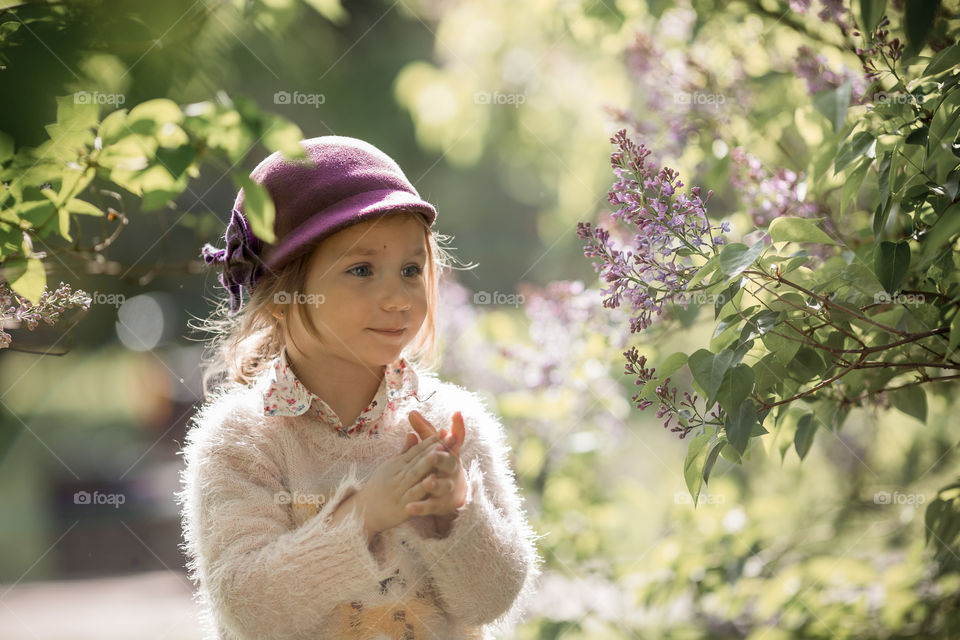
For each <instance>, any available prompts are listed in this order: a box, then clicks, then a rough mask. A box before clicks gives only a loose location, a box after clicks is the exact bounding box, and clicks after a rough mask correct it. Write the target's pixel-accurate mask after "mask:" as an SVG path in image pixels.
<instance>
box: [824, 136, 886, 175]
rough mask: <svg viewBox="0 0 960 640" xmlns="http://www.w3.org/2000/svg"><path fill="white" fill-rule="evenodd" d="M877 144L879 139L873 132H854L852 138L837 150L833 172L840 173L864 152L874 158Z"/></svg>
mask: <svg viewBox="0 0 960 640" xmlns="http://www.w3.org/2000/svg"><path fill="white" fill-rule="evenodd" d="M876 146H877V139H876V137H875V136H874V135H873V134H872V133H871V132H869V131H860V132H859V133H855V134H853V137H852V138H850V140H848V141H846V142H844V143H843V144H842V145H840V149H839V150H838V151H837V157H836V159H835V160H834V161H833V174H834V175H836V174H838V173H840V172H841V171H843V169H844V167H846V166H847V165H849V164H850V163H851V162H853V161H854V160H856V159H857V158H859V157H860V156H862V155H864V154H867V155H868V156H869V157H871V158H872V157H873V153H874V149H876Z"/></svg>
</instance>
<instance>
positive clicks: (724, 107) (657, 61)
mask: <svg viewBox="0 0 960 640" xmlns="http://www.w3.org/2000/svg"><path fill="white" fill-rule="evenodd" d="M671 16H672V18H667V17H664V18H663V19H662V20H661V21H660V22H659V23H658V24H657V30H658V31H666V32H670V33H672V35H673V37H674V38H677V39H679V40H681V41H686V40H687V38H688V37H689V33H690V31H691V29H692V28H693V25H694V23H695V22H696V14H695V12H693V11H692V10H686V11H684V10H679V9H678V10H675V11H673V12H671ZM623 63H624V67H625V68H626V71H627V73H628V74H629V75H630V76H631V78H632V79H633V81H634V83H633V84H634V86H636V87H637V88H638V89H639V90H638V91H637V92H636V94H635V96H634V102H635V107H634V109H633V110H627V109H619V108H615V107H607V112H608V113H609V114H610V115H611V117H612V118H613V120H614V122H616V123H617V124H618V125H620V126H626V127H628V128H629V129H630V130H631V131H632V132H633V133H634V134H635V135H638V136H640V137H641V138H643V139H646V140H651V141H654V142H655V143H656V147H657V149H658V150H659V151H661V152H663V153H664V154H665V156H667V157H676V156H679V155H680V154H682V153H683V151H684V149H686V148H687V146H688V145H689V144H690V139H691V138H693V137H697V138H699V139H700V140H703V139H705V138H707V139H719V138H720V134H719V132H721V131H723V130H724V126H725V125H726V124H727V123H729V121H730V117H729V112H730V110H731V108H732V107H733V106H734V105H744V104H746V103H747V102H748V101H749V94H748V93H747V91H746V86H747V83H746V82H744V80H745V78H746V76H747V74H746V72H745V70H744V69H743V67H742V64H741V63H740V61H739V60H735V61H734V62H733V65H734V66H733V68H731V69H728V70H727V73H728V74H729V76H728V77H729V82H727V83H726V84H724V85H719V84H718V79H717V77H716V76H715V75H714V74H711V73H710V72H709V71H707V70H706V69H704V68H703V66H702V65H701V64H699V63H698V62H697V60H696V59H695V58H694V57H693V56H691V53H690V51H689V49H688V48H674V49H670V50H664V48H663V47H662V43H661V41H659V40H656V39H654V38H653V37H651V36H650V35H648V34H646V33H642V32H638V33H637V34H636V35H635V37H634V40H633V42H631V43H630V45H629V46H628V47H627V48H626V49H625V51H624V53H623ZM637 113H639V114H642V117H637V116H636V114H637Z"/></svg>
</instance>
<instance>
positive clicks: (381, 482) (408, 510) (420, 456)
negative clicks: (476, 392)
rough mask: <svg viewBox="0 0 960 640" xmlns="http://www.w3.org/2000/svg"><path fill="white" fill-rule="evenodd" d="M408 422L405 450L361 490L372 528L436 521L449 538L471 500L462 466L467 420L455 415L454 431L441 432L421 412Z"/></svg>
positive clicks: (412, 416)
mask: <svg viewBox="0 0 960 640" xmlns="http://www.w3.org/2000/svg"><path fill="white" fill-rule="evenodd" d="M408 419H409V421H410V424H411V426H412V427H413V429H414V432H410V433H407V438H406V440H405V441H404V445H403V449H402V450H401V451H400V453H399V454H398V455H396V456H394V457H392V458H390V459H389V460H386V461H385V462H383V463H382V464H381V465H380V466H378V467H377V469H376V471H374V473H373V475H372V476H371V477H370V479H369V480H368V481H367V483H366V484H365V485H364V487H363V490H362V491H361V493H362V494H363V502H364V505H365V507H366V512H367V513H366V518H367V523H368V525H369V526H370V527H372V529H373V530H374V531H383V530H385V529H389V528H391V527H395V526H397V525H399V524H401V523H402V522H404V521H406V520H407V519H408V518H410V517H411V516H432V517H433V518H434V522H435V524H436V529H437V530H438V532H440V533H445V532H446V531H448V530H449V527H450V526H451V525H452V522H453V520H454V519H455V518H456V510H457V509H459V508H460V507H461V506H463V504H464V502H466V497H467V479H466V475H465V474H464V470H463V466H462V464H461V462H460V450H461V448H462V446H463V441H464V439H465V437H466V427H465V425H464V422H463V416H462V415H461V414H460V412H459V411H458V412H457V413H455V414H454V416H453V419H452V424H451V429H450V431H449V432H447V430H446V429H444V430H441V431H439V432H438V431H437V429H436V428H435V427H434V426H433V425H432V424H431V423H430V422H429V421H428V420H427V419H426V418H424V417H423V415H421V414H420V413H419V412H417V411H411V412H410V414H409V418H408Z"/></svg>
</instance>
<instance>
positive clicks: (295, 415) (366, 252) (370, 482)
mask: <svg viewBox="0 0 960 640" xmlns="http://www.w3.org/2000/svg"><path fill="white" fill-rule="evenodd" d="M300 144H301V145H302V146H303V147H304V148H305V150H306V154H307V158H306V160H290V159H287V158H285V157H284V156H283V155H281V154H280V153H279V152H278V153H274V154H273V155H271V156H269V157H267V158H266V159H265V160H264V161H263V162H261V163H260V164H259V165H258V166H257V167H256V169H254V171H253V173H251V174H250V178H251V179H252V180H253V181H254V182H255V183H257V184H259V185H262V186H263V187H265V188H266V191H267V193H269V196H270V198H271V199H272V200H273V203H274V205H275V211H276V215H275V221H274V225H273V230H274V235H275V241H274V242H269V243H268V242H265V241H264V240H262V239H261V238H259V237H258V236H257V235H256V234H254V233H253V231H252V230H251V226H250V224H249V221H248V220H247V218H246V217H245V216H244V198H245V194H244V191H243V190H241V191H240V193H239V194H238V196H237V200H236V203H235V205H234V209H233V213H232V217H231V220H230V224H229V226H228V227H227V230H226V237H225V242H226V248H225V249H220V250H217V249H216V248H215V247H212V246H210V245H206V246H205V247H204V248H203V256H204V259H205V261H206V263H207V264H208V265H215V266H218V267H220V268H221V269H222V271H221V274H220V282H221V284H222V285H223V286H224V287H225V288H226V289H227V291H228V292H229V310H227V309H226V308H225V306H226V305H225V303H224V304H221V305H220V308H219V310H218V312H217V313H221V314H222V315H223V316H224V317H222V318H220V319H211V320H210V321H208V323H207V326H208V327H209V326H212V327H213V328H214V330H215V331H216V333H217V336H216V338H215V339H214V340H213V342H212V343H211V347H212V352H213V357H212V358H207V361H208V362H207V364H208V367H207V370H206V371H205V375H204V392H205V395H206V398H205V402H204V404H203V405H202V406H201V408H200V410H199V411H198V413H197V415H196V416H195V417H194V419H193V421H192V424H191V428H190V430H189V432H188V434H187V439H186V443H185V446H184V448H183V451H182V453H183V456H184V460H185V462H186V467H185V469H184V470H183V471H182V473H181V481H182V490H181V491H179V492H178V493H177V500H178V504H179V505H180V506H181V510H182V518H183V530H184V539H185V541H186V543H185V545H184V546H183V548H184V550H185V552H186V554H187V556H188V559H189V561H188V564H187V568H188V570H189V573H190V577H191V579H192V580H194V582H195V583H196V585H197V588H198V590H197V597H198V599H199V601H200V604H201V606H202V607H203V623H204V627H205V631H206V634H207V635H206V638H219V639H223V640H225V639H237V640H240V639H250V640H268V639H271V638H291V639H292V638H298V639H299V638H310V639H330V640H338V639H348V638H349V639H351V640H354V639H355V640H366V639H381V638H384V639H394V638H396V639H398V640H399V639H404V640H410V639H417V640H433V639H439V640H459V639H462V638H482V639H489V638H492V637H493V635H492V631H493V629H494V628H499V629H500V630H504V629H506V630H509V629H510V628H512V626H513V625H514V624H515V623H516V622H517V619H518V617H519V615H520V613H521V612H522V610H521V608H522V606H523V605H524V604H526V601H527V598H528V596H530V595H531V594H532V592H533V590H534V583H535V581H536V579H537V577H538V576H539V575H540V572H541V570H540V562H541V559H540V558H539V556H538V554H537V551H536V548H535V545H534V542H535V539H536V536H534V534H533V531H532V530H531V529H530V527H529V525H528V523H527V520H526V517H525V515H524V512H523V510H522V508H523V507H522V502H521V499H520V497H519V495H518V493H517V488H516V485H515V482H514V478H513V474H512V472H511V471H510V469H509V466H508V462H507V455H508V452H509V448H508V446H507V444H506V439H505V435H504V430H503V427H502V426H501V424H500V422H499V421H498V419H497V418H496V417H495V416H494V415H493V414H492V413H491V412H490V411H488V410H487V408H486V407H485V405H484V403H483V401H482V400H481V398H480V397H479V396H478V395H476V394H474V393H472V392H469V391H466V390H464V389H462V388H461V387H458V386H456V385H454V384H451V383H447V382H442V381H440V380H439V379H438V378H437V377H436V375H435V374H433V373H430V372H429V371H428V367H429V366H432V365H433V363H434V362H435V360H436V336H435V330H436V313H437V283H438V277H439V274H440V272H441V271H442V269H443V268H444V267H446V266H448V262H447V260H448V258H449V256H447V255H446V254H445V252H444V251H443V250H442V248H441V247H440V246H439V244H438V241H437V237H436V235H435V232H434V231H433V230H432V229H431V227H432V225H433V223H434V220H435V219H436V210H435V209H434V207H433V206H432V205H430V204H429V203H427V202H425V201H424V200H422V199H421V198H420V196H419V194H418V193H417V191H416V189H414V187H413V186H412V185H411V184H410V182H409V181H408V180H407V178H406V176H404V174H403V172H402V171H401V169H400V167H398V166H397V164H396V162H394V161H393V160H392V159H391V158H390V157H389V156H387V155H386V154H384V153H383V152H382V151H380V150H379V149H377V148H376V147H374V146H372V145H370V144H368V143H366V142H363V141H361V140H357V139H354V138H346V137H339V136H326V137H320V138H312V139H310V140H304V141H302V142H301V143H300ZM250 197H251V198H252V197H253V195H252V194H251V195H250ZM244 290H246V292H247V293H248V294H249V300H248V302H247V304H246V306H244V305H243V299H242V293H243V291H244ZM422 362H426V363H427V364H426V365H421V364H420V363H422ZM421 367H422V368H421Z"/></svg>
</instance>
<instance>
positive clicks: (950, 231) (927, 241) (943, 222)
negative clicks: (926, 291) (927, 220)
mask: <svg viewBox="0 0 960 640" xmlns="http://www.w3.org/2000/svg"><path fill="white" fill-rule="evenodd" d="M958 232H960V203H955V204H953V205H951V206H950V207H948V208H947V209H946V210H945V211H944V212H943V213H942V214H941V215H940V218H939V219H938V220H937V222H936V224H934V225H933V227H932V228H930V229H927V232H926V233H925V234H924V235H923V236H921V238H920V240H921V247H922V250H921V253H920V259H919V260H918V261H917V262H916V265H915V266H917V267H925V266H927V265H928V264H929V263H930V262H932V261H933V260H934V259H935V258H936V257H937V254H939V253H940V250H941V248H943V246H944V245H945V244H947V243H948V242H952V241H953V240H954V238H955V236H956V235H957V233H958Z"/></svg>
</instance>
